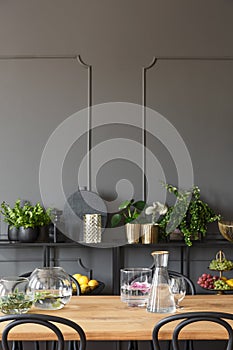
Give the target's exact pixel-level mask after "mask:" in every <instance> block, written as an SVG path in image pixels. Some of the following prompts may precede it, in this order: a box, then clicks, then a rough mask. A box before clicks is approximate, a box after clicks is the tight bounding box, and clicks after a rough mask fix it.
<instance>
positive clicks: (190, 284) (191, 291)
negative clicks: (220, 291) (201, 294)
mask: <svg viewBox="0 0 233 350" xmlns="http://www.w3.org/2000/svg"><path fill="white" fill-rule="evenodd" d="M168 275H169V277H173V276H174V277H183V279H184V280H185V282H186V285H187V287H188V290H187V294H191V295H195V294H196V288H195V285H194V283H193V281H192V280H191V279H190V278H189V277H187V276H185V275H183V274H182V273H180V272H177V271H172V270H168Z"/></svg>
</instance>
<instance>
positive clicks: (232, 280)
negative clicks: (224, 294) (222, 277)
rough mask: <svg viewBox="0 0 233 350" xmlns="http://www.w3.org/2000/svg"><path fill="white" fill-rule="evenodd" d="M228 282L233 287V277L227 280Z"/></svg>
mask: <svg viewBox="0 0 233 350" xmlns="http://www.w3.org/2000/svg"><path fill="white" fill-rule="evenodd" d="M226 283H227V284H228V286H230V287H233V278H231V279H229V280H226Z"/></svg>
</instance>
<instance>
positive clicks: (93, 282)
mask: <svg viewBox="0 0 233 350" xmlns="http://www.w3.org/2000/svg"><path fill="white" fill-rule="evenodd" d="M98 285H99V282H98V281H96V280H90V281H89V282H88V286H89V287H90V288H91V290H93V289H95V288H96V287H97V286H98Z"/></svg>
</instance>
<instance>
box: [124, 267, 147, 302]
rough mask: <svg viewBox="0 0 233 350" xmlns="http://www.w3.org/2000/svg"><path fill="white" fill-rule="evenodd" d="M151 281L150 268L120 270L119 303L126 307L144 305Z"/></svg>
mask: <svg viewBox="0 0 233 350" xmlns="http://www.w3.org/2000/svg"><path fill="white" fill-rule="evenodd" d="M151 280H152V270H151V269H150V268H140V267H139V268H126V269H121V301H123V302H125V303H127V304H128V306H131V307H132V306H138V307H140V306H141V307H143V306H145V305H146V303H147V300H148V296H149V292H150V288H151Z"/></svg>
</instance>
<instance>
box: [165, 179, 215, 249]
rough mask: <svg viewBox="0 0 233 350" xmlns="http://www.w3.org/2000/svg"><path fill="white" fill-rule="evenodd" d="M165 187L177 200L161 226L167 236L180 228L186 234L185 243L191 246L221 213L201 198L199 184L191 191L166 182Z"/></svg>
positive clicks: (204, 233) (169, 209)
mask: <svg viewBox="0 0 233 350" xmlns="http://www.w3.org/2000/svg"><path fill="white" fill-rule="evenodd" d="M165 187H166V189H167V190H168V192H170V193H172V194H174V195H175V196H176V199H177V200H176V204H175V205H174V206H170V207H169V208H168V211H167V213H166V214H165V215H164V217H163V218H162V220H161V221H160V223H159V226H160V227H161V229H162V231H163V234H164V235H165V236H168V235H169V234H170V233H171V232H173V231H174V229H176V228H178V229H179V230H180V231H181V232H182V233H183V235H184V240H185V243H186V244H187V245H188V246H191V245H192V239H194V240H195V239H197V238H198V234H199V233H200V234H202V235H203V236H205V235H206V232H207V226H208V224H209V223H211V222H214V221H217V220H220V215H218V214H216V213H215V212H214V211H213V209H212V208H210V207H209V205H208V204H207V203H206V202H204V201H203V200H202V199H201V198H200V189H199V188H198V186H194V187H193V188H192V190H191V191H183V190H179V189H177V188H176V187H175V186H172V185H169V184H165Z"/></svg>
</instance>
